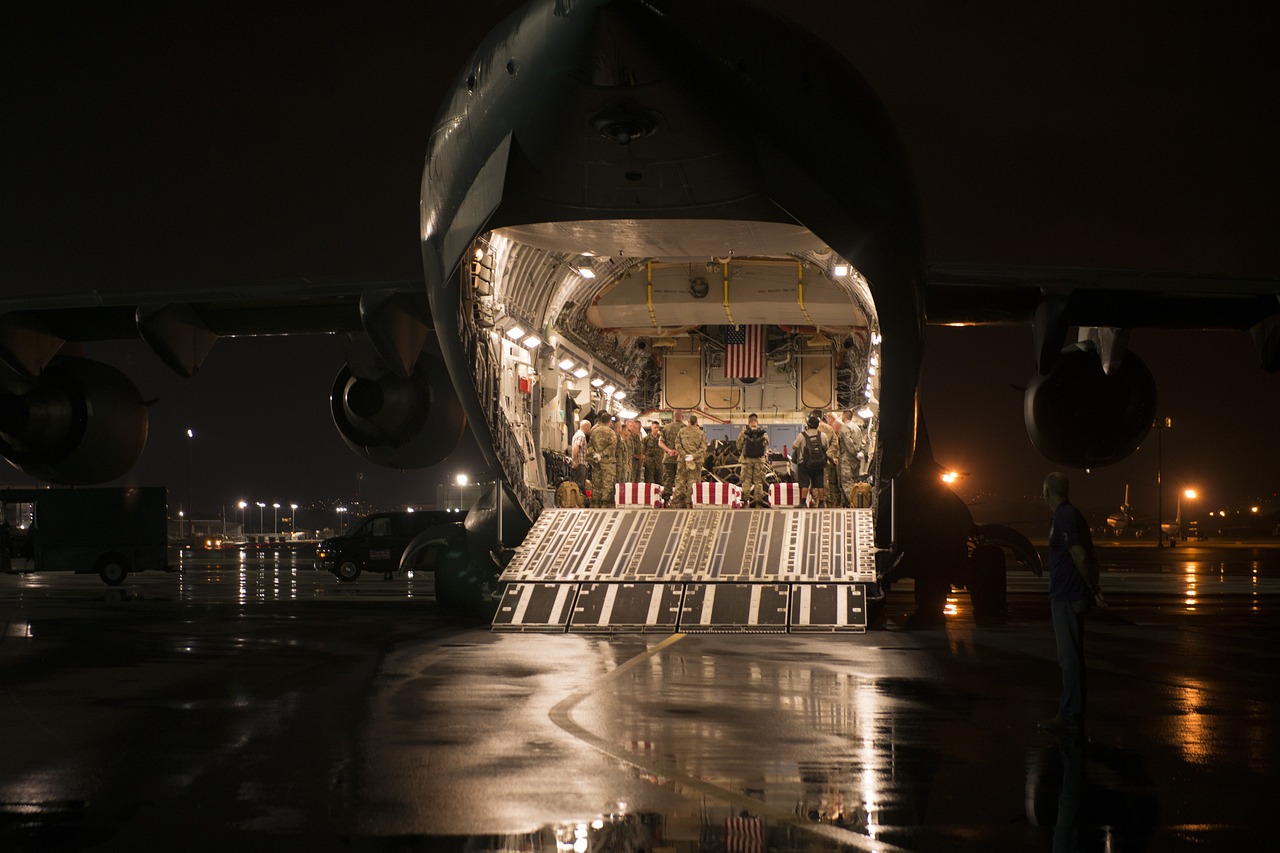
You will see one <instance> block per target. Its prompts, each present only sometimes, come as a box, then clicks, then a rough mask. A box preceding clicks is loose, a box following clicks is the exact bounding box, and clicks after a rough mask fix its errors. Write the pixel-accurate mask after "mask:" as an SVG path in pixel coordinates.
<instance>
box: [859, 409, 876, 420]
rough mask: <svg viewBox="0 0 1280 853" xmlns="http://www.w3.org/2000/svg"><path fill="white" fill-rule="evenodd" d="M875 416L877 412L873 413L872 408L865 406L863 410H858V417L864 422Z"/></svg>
mask: <svg viewBox="0 0 1280 853" xmlns="http://www.w3.org/2000/svg"><path fill="white" fill-rule="evenodd" d="M873 414H875V412H873V411H871V407H870V406H863V407H862V408H861V409H858V417H860V418H862V419H863V420H864V421H865V420H870V419H871V416H872V415H873Z"/></svg>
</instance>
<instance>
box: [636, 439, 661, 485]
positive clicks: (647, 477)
mask: <svg viewBox="0 0 1280 853" xmlns="http://www.w3.org/2000/svg"><path fill="white" fill-rule="evenodd" d="M659 435H660V433H659V431H658V430H656V429H652V428H651V429H650V430H649V434H648V435H646V436H645V437H644V438H643V439H641V443H642V444H643V446H644V481H645V482H646V483H661V482H662V457H663V456H665V455H666V454H664V453H663V452H662V448H661V447H659V446H658V437H659Z"/></svg>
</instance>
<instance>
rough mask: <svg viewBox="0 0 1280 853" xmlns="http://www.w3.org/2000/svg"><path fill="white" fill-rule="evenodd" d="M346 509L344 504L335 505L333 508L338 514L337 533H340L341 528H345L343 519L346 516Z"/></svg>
mask: <svg viewBox="0 0 1280 853" xmlns="http://www.w3.org/2000/svg"><path fill="white" fill-rule="evenodd" d="M346 511H347V508H346V507H345V506H340V507H336V508H335V509H334V512H336V513H337V514H338V532H339V533H342V532H343V529H344V528H345V525H344V524H343V521H344V520H345V518H346V516H345V515H344V513H345V512H346Z"/></svg>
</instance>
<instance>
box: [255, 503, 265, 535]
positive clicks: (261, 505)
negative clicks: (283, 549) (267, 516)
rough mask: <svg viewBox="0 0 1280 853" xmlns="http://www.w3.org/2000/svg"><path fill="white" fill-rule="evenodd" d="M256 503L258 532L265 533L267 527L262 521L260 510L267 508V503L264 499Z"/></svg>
mask: <svg viewBox="0 0 1280 853" xmlns="http://www.w3.org/2000/svg"><path fill="white" fill-rule="evenodd" d="M257 504H258V532H259V533H265V532H266V529H267V525H266V524H264V523H263V522H262V511H263V510H264V509H266V508H267V505H266V503H265V502H264V501H258V502H257Z"/></svg>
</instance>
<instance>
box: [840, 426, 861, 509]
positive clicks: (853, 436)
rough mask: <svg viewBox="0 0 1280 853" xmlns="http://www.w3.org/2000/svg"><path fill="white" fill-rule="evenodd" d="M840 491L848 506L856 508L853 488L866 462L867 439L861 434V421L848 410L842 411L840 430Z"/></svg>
mask: <svg viewBox="0 0 1280 853" xmlns="http://www.w3.org/2000/svg"><path fill="white" fill-rule="evenodd" d="M839 444H840V491H841V492H843V493H844V496H845V498H846V499H847V500H848V505H849V506H855V507H856V506H857V505H858V503H857V501H856V499H855V498H854V496H853V490H854V487H855V486H857V484H858V479H859V478H860V477H861V476H862V468H863V465H864V464H865V462H866V458H867V454H866V446H867V439H866V436H865V435H864V434H863V432H862V419H861V418H859V417H857V416H856V415H854V413H853V412H852V411H851V410H849V409H845V410H844V428H843V429H841V430H840V442H839Z"/></svg>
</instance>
